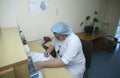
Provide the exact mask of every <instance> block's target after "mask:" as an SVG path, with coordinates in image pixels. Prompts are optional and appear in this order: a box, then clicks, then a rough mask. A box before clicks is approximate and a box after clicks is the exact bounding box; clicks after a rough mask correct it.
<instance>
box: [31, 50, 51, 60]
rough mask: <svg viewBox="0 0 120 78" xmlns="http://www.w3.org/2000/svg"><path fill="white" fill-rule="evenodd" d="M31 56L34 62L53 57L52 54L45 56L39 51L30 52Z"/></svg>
mask: <svg viewBox="0 0 120 78" xmlns="http://www.w3.org/2000/svg"><path fill="white" fill-rule="evenodd" d="M30 56H31V58H32V60H33V62H37V61H47V60H49V59H50V57H51V56H49V57H45V56H44V54H43V53H38V52H30Z"/></svg>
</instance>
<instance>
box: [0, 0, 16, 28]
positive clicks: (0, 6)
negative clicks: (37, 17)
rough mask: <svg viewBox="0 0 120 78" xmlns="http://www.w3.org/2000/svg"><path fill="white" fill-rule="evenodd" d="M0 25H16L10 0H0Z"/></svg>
mask: <svg viewBox="0 0 120 78" xmlns="http://www.w3.org/2000/svg"><path fill="white" fill-rule="evenodd" d="M0 27H16V17H15V13H14V9H13V6H12V2H11V0H0Z"/></svg>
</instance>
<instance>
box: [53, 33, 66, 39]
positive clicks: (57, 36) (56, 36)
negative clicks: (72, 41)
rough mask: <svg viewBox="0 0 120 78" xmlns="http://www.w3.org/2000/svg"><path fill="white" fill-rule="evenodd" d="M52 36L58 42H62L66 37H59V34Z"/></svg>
mask: <svg viewBox="0 0 120 78" xmlns="http://www.w3.org/2000/svg"><path fill="white" fill-rule="evenodd" d="M54 35H55V38H56V39H57V40H59V41H63V40H65V38H66V37H67V36H66V35H60V34H54Z"/></svg>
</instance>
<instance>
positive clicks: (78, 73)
mask: <svg viewBox="0 0 120 78" xmlns="http://www.w3.org/2000/svg"><path fill="white" fill-rule="evenodd" d="M51 45H53V46H54V47H55V51H56V54H57V58H61V59H62V61H63V63H64V64H65V65H66V66H65V68H66V69H67V70H68V71H69V72H70V73H71V74H72V75H73V77H74V78H82V77H83V74H84V71H85V57H84V54H83V50H82V44H81V41H80V39H79V38H78V36H76V35H75V34H74V33H71V34H70V35H68V36H67V38H66V39H65V40H64V41H59V40H57V39H55V40H54V41H53V42H52V43H51Z"/></svg>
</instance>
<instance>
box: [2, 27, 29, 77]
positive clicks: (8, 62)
mask: <svg viewBox="0 0 120 78" xmlns="http://www.w3.org/2000/svg"><path fill="white" fill-rule="evenodd" d="M27 61H28V58H27V56H26V52H25V50H24V48H23V44H22V42H21V38H20V36H19V32H18V30H17V28H15V27H14V28H2V29H1V30H0V78H4V77H5V75H4V76H3V74H6V73H9V72H13V75H14V77H15V78H23V77H24V78H29V74H28V69H27ZM21 68H22V69H23V68H24V71H23V70H22V69H21ZM23 72H24V74H23ZM9 78H10V77H9ZM12 78H13V76H12Z"/></svg>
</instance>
